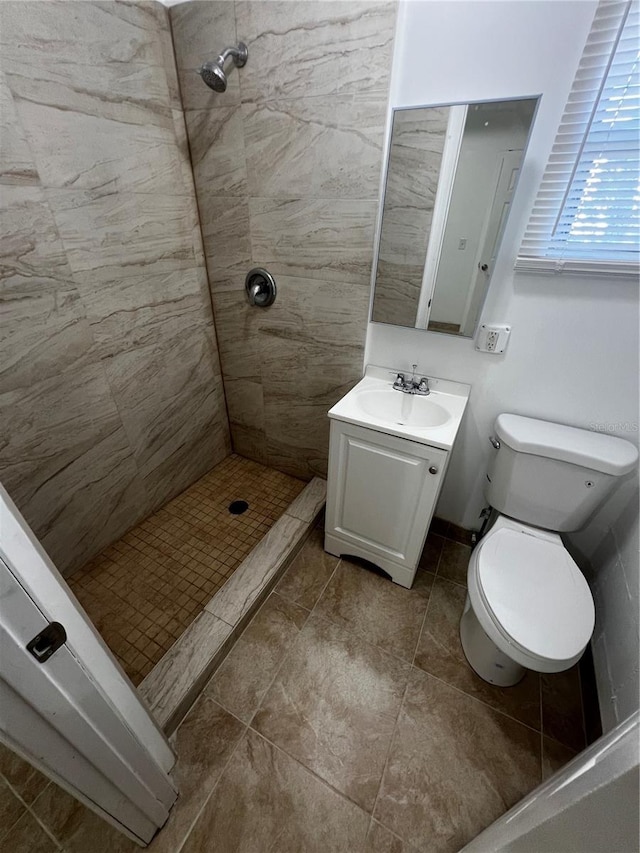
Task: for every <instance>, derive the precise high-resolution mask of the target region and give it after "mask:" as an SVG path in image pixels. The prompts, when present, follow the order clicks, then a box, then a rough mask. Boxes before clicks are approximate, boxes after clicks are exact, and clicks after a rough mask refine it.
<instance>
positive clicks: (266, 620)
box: [205, 593, 309, 722]
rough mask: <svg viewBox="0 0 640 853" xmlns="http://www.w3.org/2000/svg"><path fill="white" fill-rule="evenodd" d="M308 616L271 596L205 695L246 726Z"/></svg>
mask: <svg viewBox="0 0 640 853" xmlns="http://www.w3.org/2000/svg"><path fill="white" fill-rule="evenodd" d="M308 615H309V612H308V611H307V610H305V609H304V608H303V607H300V605H298V604H294V603H293V602H292V601H287V599H285V598H281V597H280V596H279V595H278V594H277V593H272V595H270V596H269V598H268V599H267V600H266V602H265V603H264V604H263V605H262V607H261V608H260V610H259V611H258V613H257V615H256V616H255V618H254V619H253V620H252V621H251V623H250V624H249V627H248V628H247V629H246V631H245V632H244V633H243V634H242V636H241V637H240V639H239V640H238V641H237V642H236V644H235V645H234V647H233V649H232V650H231V652H230V653H229V655H228V656H227V658H226V659H225V660H224V662H223V663H222V665H221V666H220V668H219V669H218V670H217V672H216V673H215V674H214V676H213V678H212V679H211V681H210V682H209V684H208V686H207V688H206V691H205V693H206V695H207V696H212V697H213V698H214V699H216V700H217V701H218V702H220V704H221V705H223V706H224V707H225V708H227V709H228V710H229V711H231V712H232V713H233V714H235V716H236V717H238V719H240V720H244V721H245V722H249V721H250V720H251V717H252V716H253V714H254V712H255V711H256V709H257V707H258V704H259V703H260V700H261V699H262V697H263V695H264V694H265V692H266V691H267V689H268V687H269V685H270V684H271V681H272V680H273V677H274V676H275V674H276V672H277V670H278V667H279V666H280V663H281V662H282V658H283V657H284V655H285V654H286V653H287V651H288V649H289V646H290V644H291V642H292V641H293V640H294V639H295V637H296V636H297V635H298V633H299V631H300V629H301V628H302V626H303V625H304V623H305V622H306V620H307V617H308Z"/></svg>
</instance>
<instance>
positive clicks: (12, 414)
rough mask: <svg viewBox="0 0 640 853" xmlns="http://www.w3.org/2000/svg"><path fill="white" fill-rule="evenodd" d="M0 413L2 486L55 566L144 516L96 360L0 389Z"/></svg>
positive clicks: (84, 555)
mask: <svg viewBox="0 0 640 853" xmlns="http://www.w3.org/2000/svg"><path fill="white" fill-rule="evenodd" d="M3 388H4V383H3ZM0 411H1V412H2V423H3V433H4V435H5V439H4V441H3V444H2V449H1V450H0V471H1V472H2V483H3V485H4V486H5V488H6V489H7V491H8V492H9V494H10V495H11V497H12V498H13V500H14V501H15V502H16V504H17V506H18V508H19V509H20V511H21V512H22V513H23V515H24V516H25V518H26V520H27V522H28V523H29V524H30V526H31V527H32V528H33V530H34V532H35V533H36V535H37V536H38V538H39V539H40V541H41V543H42V545H43V546H44V548H45V549H46V550H47V552H48V554H49V556H50V557H51V559H52V560H53V561H54V563H56V565H57V566H58V567H60V568H62V569H72V568H75V567H77V566H79V565H82V563H83V562H85V561H86V560H87V559H89V557H91V556H92V555H93V554H95V553H96V552H97V551H99V550H100V549H102V548H103V547H104V546H106V545H107V544H109V542H111V541H112V540H113V539H115V538H117V537H118V536H120V535H121V534H122V533H124V531H125V530H127V529H128V528H129V527H131V526H132V525H133V524H135V523H136V521H138V520H139V519H140V518H141V517H142V516H143V515H144V514H145V508H146V504H147V501H146V495H145V492H144V487H143V485H142V483H141V482H140V480H139V478H138V476H137V469H136V465H135V461H134V459H133V456H132V454H131V450H130V447H129V443H128V441H127V436H126V433H125V431H124V428H123V426H122V423H121V420H120V416H119V413H118V409H117V408H116V404H115V402H114V400H113V397H112V395H111V390H110V388H109V384H108V382H107V379H106V376H105V373H104V368H103V366H102V364H100V363H99V362H97V361H96V362H91V361H89V363H88V364H86V365H85V366H83V367H81V368H73V369H68V370H63V371H61V372H60V373H59V374H58V375H57V376H52V377H50V378H48V379H45V380H42V381H40V382H32V383H31V384H30V385H29V386H28V387H27V388H20V389H17V390H15V391H4V390H3V393H0Z"/></svg>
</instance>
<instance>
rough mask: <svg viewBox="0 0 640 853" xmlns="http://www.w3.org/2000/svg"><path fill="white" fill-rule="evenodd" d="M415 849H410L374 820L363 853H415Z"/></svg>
mask: <svg viewBox="0 0 640 853" xmlns="http://www.w3.org/2000/svg"><path fill="white" fill-rule="evenodd" d="M414 851H415V847H410V846H409V845H408V844H406V843H405V842H404V841H402V839H401V838H398V836H397V835H394V834H393V832H391V830H389V829H387V828H386V826H382V824H381V823H378V822H377V821H376V820H372V821H371V823H370V825H369V832H368V833H367V840H366V842H365V845H364V851H363V853H414Z"/></svg>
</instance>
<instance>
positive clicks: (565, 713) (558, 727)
mask: <svg viewBox="0 0 640 853" xmlns="http://www.w3.org/2000/svg"><path fill="white" fill-rule="evenodd" d="M540 679H541V686H542V691H541V694H542V731H543V732H544V734H545V735H547V736H548V737H550V738H553V739H554V740H557V741H558V742H559V743H562V744H564V745H565V746H568V747H569V748H570V749H575V750H581V749H584V747H585V746H586V740H585V734H584V720H583V715H582V696H581V693H580V673H579V668H578V664H575V665H574V666H572V667H571V669H567V670H565V672H552V673H547V672H545V673H543V674H542V675H541V676H540Z"/></svg>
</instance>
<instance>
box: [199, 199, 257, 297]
mask: <svg viewBox="0 0 640 853" xmlns="http://www.w3.org/2000/svg"><path fill="white" fill-rule="evenodd" d="M198 193H199V195H198V201H199V206H200V222H201V225H202V238H203V240H204V248H205V252H206V256H207V269H208V270H209V282H210V284H211V290H212V291H213V292H214V293H215V292H216V291H218V290H238V289H240V290H242V288H243V287H244V277H245V275H246V274H247V272H248V271H249V270H250V269H251V267H252V266H253V264H252V262H251V261H252V250H251V231H250V222H249V201H248V199H247V198H227V197H226V196H209V195H207V194H206V193H203V192H202V190H200V188H199V186H198ZM258 263H259V265H263V264H262V262H261V260H260V259H258Z"/></svg>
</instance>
